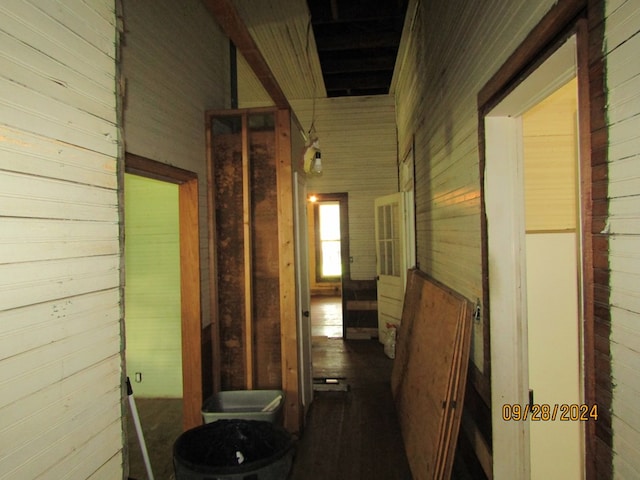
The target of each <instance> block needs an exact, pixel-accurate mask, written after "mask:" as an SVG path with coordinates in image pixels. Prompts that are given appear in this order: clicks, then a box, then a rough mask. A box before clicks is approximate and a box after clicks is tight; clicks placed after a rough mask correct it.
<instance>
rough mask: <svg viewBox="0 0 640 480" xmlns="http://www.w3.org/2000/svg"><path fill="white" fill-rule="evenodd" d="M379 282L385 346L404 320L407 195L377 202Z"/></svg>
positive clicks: (380, 332)
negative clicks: (392, 330)
mask: <svg viewBox="0 0 640 480" xmlns="http://www.w3.org/2000/svg"><path fill="white" fill-rule="evenodd" d="M374 206H375V238H376V273H377V276H376V280H377V287H378V340H379V341H380V343H383V344H384V343H385V341H386V340H387V336H388V334H389V330H390V327H389V326H388V325H398V324H399V323H400V319H401V317H402V303H403V300H404V281H405V280H404V279H405V275H406V260H405V254H404V249H405V234H404V225H405V223H404V209H405V203H404V195H403V193H402V192H398V193H393V194H391V195H386V196H384V197H380V198H376V200H375V202H374Z"/></svg>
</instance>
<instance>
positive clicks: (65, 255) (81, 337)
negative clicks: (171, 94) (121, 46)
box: [0, 0, 123, 479]
mask: <svg viewBox="0 0 640 480" xmlns="http://www.w3.org/2000/svg"><path fill="white" fill-rule="evenodd" d="M116 37H117V35H116V14H115V11H114V2H110V1H98V0H89V1H87V2H66V3H64V4H58V3H55V4H54V3H46V2H45V3H43V2H37V1H33V2H32V1H23V2H11V3H3V4H2V5H1V6H0V38H2V45H3V47H2V69H0V110H1V112H2V114H1V119H0V390H1V391H2V395H1V396H0V452H1V453H0V478H3V479H10V478H11V479H14V478H24V479H27V478H36V477H38V478H42V477H44V476H47V477H48V478H63V477H65V476H73V477H75V478H121V477H122V465H123V455H122V421H121V409H122V406H121V401H122V376H121V375H122V374H121V369H120V365H121V337H120V319H121V312H120V298H121V297H120V286H121V285H120V273H119V270H120V240H119V210H118V188H119V185H118V179H117V173H116V172H117V170H118V155H119V153H118V151H119V137H120V134H119V129H118V118H117V115H116V112H117V110H116V98H117V97H116V82H115V78H116V48H117V38H116Z"/></svg>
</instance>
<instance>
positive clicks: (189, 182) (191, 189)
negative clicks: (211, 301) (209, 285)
mask: <svg viewBox="0 0 640 480" xmlns="http://www.w3.org/2000/svg"><path fill="white" fill-rule="evenodd" d="M125 172H126V173H130V174H133V175H139V176H141V177H146V178H152V179H154V180H160V181H163V182H168V183H173V184H176V185H178V202H179V231H180V296H181V297H180V298H181V301H180V305H181V306H180V312H181V315H180V317H181V324H182V327H181V331H182V413H183V428H184V429H185V430H187V429H189V428H193V427H195V426H198V425H200V424H202V414H201V408H202V401H203V385H202V320H201V308H200V239H199V214H198V175H197V174H196V173H194V172H190V171H188V170H183V169H181V168H177V167H173V166H171V165H167V164H164V163H161V162H157V161H154V160H150V159H148V158H144V157H141V156H139V155H134V154H132V153H128V152H127V153H126V154H125ZM125 215H126V212H125Z"/></svg>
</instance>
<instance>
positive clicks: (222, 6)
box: [202, 0, 291, 109]
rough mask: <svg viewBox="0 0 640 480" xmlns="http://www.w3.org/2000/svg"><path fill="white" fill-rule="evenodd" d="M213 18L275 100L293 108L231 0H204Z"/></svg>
mask: <svg viewBox="0 0 640 480" xmlns="http://www.w3.org/2000/svg"><path fill="white" fill-rule="evenodd" d="M202 1H203V3H204V5H205V6H206V7H207V9H208V10H209V12H210V13H211V15H213V18H214V19H215V20H216V22H218V25H220V28H222V31H223V32H224V33H225V34H226V35H227V36H228V37H229V39H230V40H231V41H232V42H233V44H234V45H235V46H236V49H237V50H238V51H239V52H240V53H242V56H243V57H244V58H245V60H246V61H247V63H248V64H249V66H250V67H251V69H252V70H253V72H254V73H255V75H256V77H258V80H260V83H261V84H262V86H263V87H264V89H265V90H266V91H267V93H268V94H269V96H270V97H271V99H272V100H273V102H274V103H275V104H276V106H277V107H279V108H289V109H290V108H291V106H290V105H289V101H288V100H287V97H286V96H285V94H284V92H283V91H282V89H281V88H280V85H279V84H278V82H277V81H276V78H275V76H274V75H273V73H272V72H271V69H270V68H269V65H267V62H266V60H265V59H264V57H263V56H262V53H260V50H258V46H257V45H256V43H255V42H254V40H253V37H251V34H250V33H249V29H247V26H246V25H245V24H244V22H243V21H242V18H241V17H240V15H239V14H238V11H237V10H236V8H235V7H234V5H233V3H232V2H231V0H202Z"/></svg>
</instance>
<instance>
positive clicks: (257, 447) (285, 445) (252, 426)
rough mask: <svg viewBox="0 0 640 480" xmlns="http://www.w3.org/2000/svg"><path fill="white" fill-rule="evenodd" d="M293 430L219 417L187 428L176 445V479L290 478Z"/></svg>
mask: <svg viewBox="0 0 640 480" xmlns="http://www.w3.org/2000/svg"><path fill="white" fill-rule="evenodd" d="M293 453H294V441H293V438H292V436H291V434H290V433H289V432H287V431H286V430H285V429H284V428H282V427H280V426H279V425H276V424H274V423H271V422H267V421H261V420H242V419H233V420H218V421H216V422H213V423H207V424H205V425H201V426H199V427H195V428H192V429H190V430H187V431H186V432H184V433H183V434H182V435H180V436H179V437H178V439H177V440H176V442H175V443H174V445H173V466H174V469H175V472H176V480H286V478H287V477H288V475H289V471H290V470H291V464H292V462H293Z"/></svg>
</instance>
